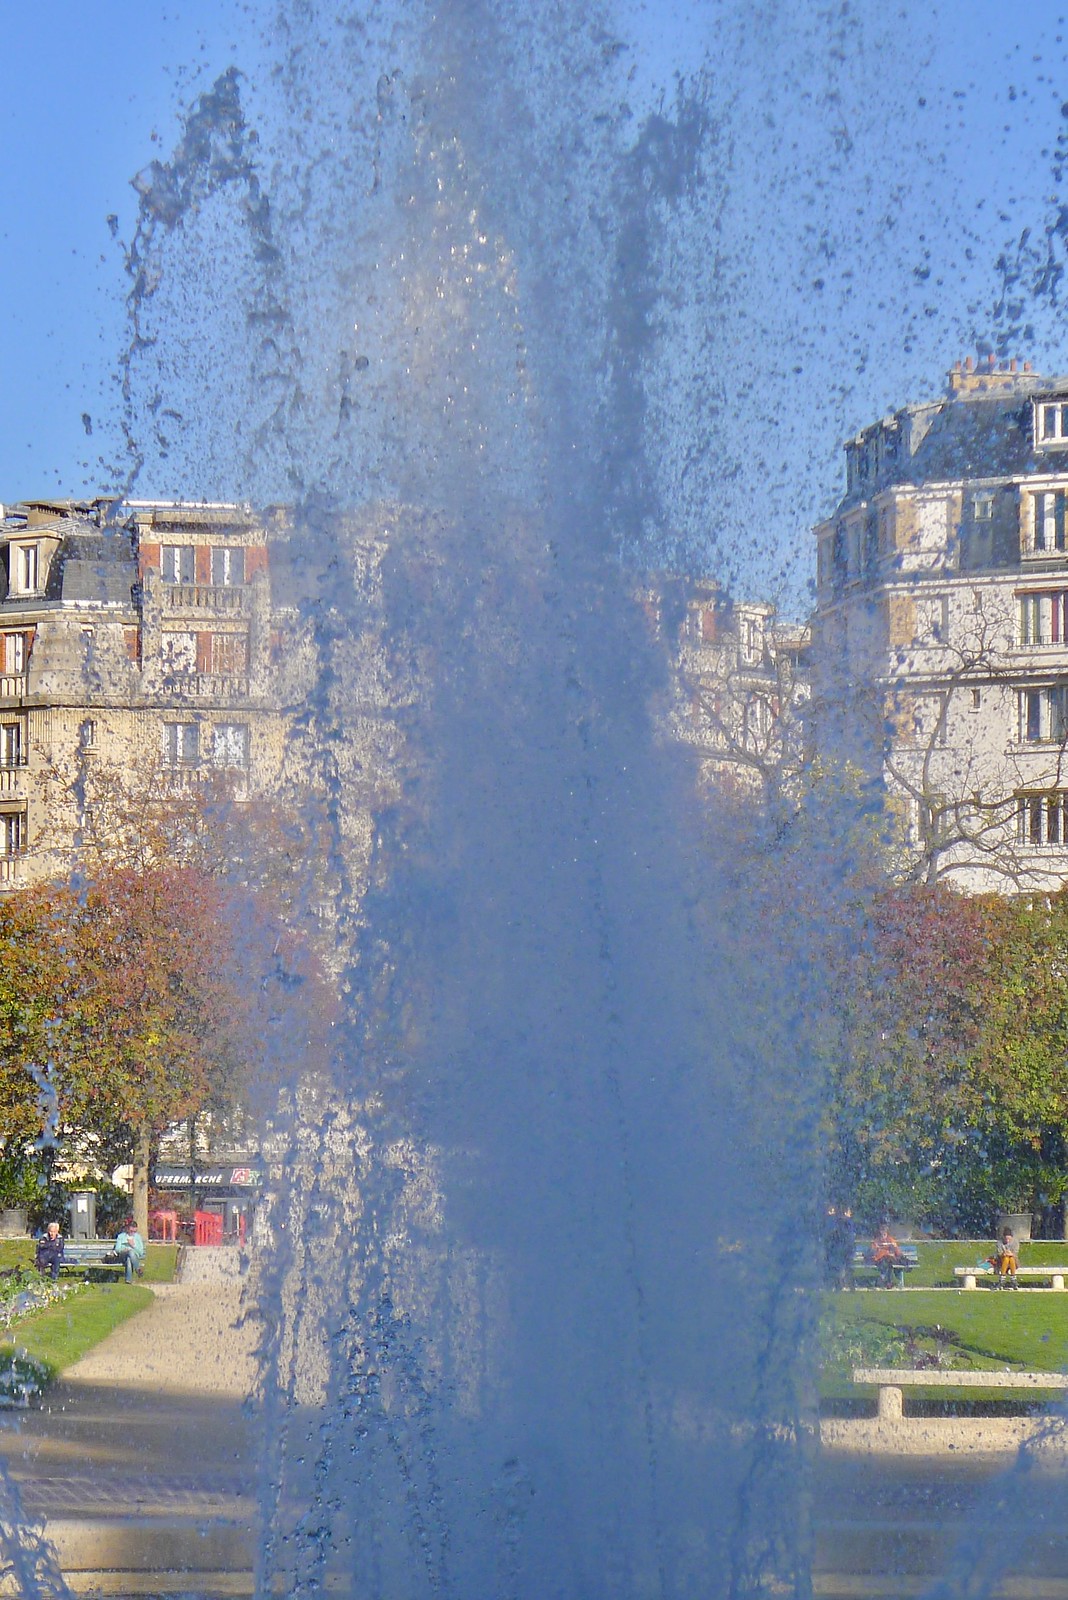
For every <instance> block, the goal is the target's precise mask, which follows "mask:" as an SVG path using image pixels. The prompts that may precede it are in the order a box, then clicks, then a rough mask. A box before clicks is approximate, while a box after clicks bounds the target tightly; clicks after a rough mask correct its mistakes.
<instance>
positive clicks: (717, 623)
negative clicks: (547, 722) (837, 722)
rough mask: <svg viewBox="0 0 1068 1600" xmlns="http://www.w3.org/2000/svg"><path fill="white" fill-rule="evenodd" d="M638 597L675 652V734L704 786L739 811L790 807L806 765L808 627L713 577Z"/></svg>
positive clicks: (669, 584) (677, 582) (666, 582)
mask: <svg viewBox="0 0 1068 1600" xmlns="http://www.w3.org/2000/svg"><path fill="white" fill-rule="evenodd" d="M641 598H642V601H643V604H644V605H645V608H646V612H647V614H648V616H649V617H650V619H651V621H652V622H653V624H654V626H655V627H656V630H657V632H658V634H659V635H660V637H661V639H662V641H663V642H664V643H665V645H666V647H667V649H668V651H669V655H670V662H671V691H672V698H671V710H670V714H669V717H668V727H669V729H670V732H671V734H672V736H673V737H675V738H677V739H678V740H679V741H680V742H681V743H683V744H685V745H688V746H689V747H690V748H691V749H692V750H694V751H695V753H696V755H697V757H698V763H699V769H698V770H699V773H700V777H701V781H702V783H703V785H704V786H705V787H706V788H708V789H714V790H716V791H717V792H718V793H719V794H720V795H721V796H724V797H727V798H730V799H732V800H734V801H736V802H737V803H738V804H740V805H741V806H749V805H752V804H754V803H756V802H759V804H760V805H762V806H770V807H773V808H778V807H780V806H783V805H786V806H789V804H790V803H791V802H792V800H793V799H795V798H796V792H797V788H798V785H799V783H800V779H801V774H802V769H803V765H804V761H805V740H804V713H805V706H806V704H807V701H808V697H809V679H808V662H807V655H808V644H809V634H808V629H807V628H805V627H802V626H800V625H797V624H793V623H790V622H787V621H786V620H784V619H783V618H781V617H779V616H777V614H776V610H775V607H774V606H773V605H771V604H770V603H769V602H767V601H744V600H735V599H733V598H732V597H731V596H730V595H729V594H728V593H727V592H726V590H724V589H723V588H722V586H721V585H719V584H718V583H716V582H714V581H711V580H702V579H696V580H695V579H685V578H679V579H663V578H661V579H659V580H656V581H654V582H652V583H650V584H649V585H648V586H647V587H646V588H645V589H644V590H643V591H642V595H641Z"/></svg>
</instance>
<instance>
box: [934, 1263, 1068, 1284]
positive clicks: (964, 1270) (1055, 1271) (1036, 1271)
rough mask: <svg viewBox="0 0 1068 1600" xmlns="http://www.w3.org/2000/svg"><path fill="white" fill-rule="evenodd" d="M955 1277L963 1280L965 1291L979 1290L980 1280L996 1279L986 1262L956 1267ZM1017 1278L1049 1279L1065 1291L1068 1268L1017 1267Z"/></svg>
mask: <svg viewBox="0 0 1068 1600" xmlns="http://www.w3.org/2000/svg"><path fill="white" fill-rule="evenodd" d="M953 1276H954V1277H955V1278H963V1280H964V1284H963V1287H964V1288H965V1289H977V1288H978V1287H979V1282H978V1280H979V1279H980V1278H995V1277H996V1276H997V1274H996V1273H995V1271H994V1269H993V1267H992V1266H990V1264H989V1262H986V1261H984V1262H983V1263H982V1264H981V1265H976V1266H974V1267H954V1268H953ZM1016 1276H1017V1278H1049V1279H1050V1280H1051V1282H1052V1286H1053V1288H1054V1289H1063V1288H1064V1280H1065V1278H1066V1277H1068V1267H1032V1266H1027V1267H1017V1268H1016Z"/></svg>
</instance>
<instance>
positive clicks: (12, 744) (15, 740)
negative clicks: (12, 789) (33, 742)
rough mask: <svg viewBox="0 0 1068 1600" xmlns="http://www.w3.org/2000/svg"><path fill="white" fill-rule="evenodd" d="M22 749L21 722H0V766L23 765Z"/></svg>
mask: <svg viewBox="0 0 1068 1600" xmlns="http://www.w3.org/2000/svg"><path fill="white" fill-rule="evenodd" d="M22 751H23V744H22V723H21V722H4V723H0V767H21V766H23V765H24V762H23V754H22Z"/></svg>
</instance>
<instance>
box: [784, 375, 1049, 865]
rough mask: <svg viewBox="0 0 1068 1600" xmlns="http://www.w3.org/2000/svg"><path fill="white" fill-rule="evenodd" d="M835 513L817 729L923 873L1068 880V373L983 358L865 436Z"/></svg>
mask: <svg viewBox="0 0 1068 1600" xmlns="http://www.w3.org/2000/svg"><path fill="white" fill-rule="evenodd" d="M845 454H846V492H845V495H844V497H843V499H842V500H841V502H840V504H839V505H838V507H837V508H836V510H835V511H834V513H833V515H831V516H830V517H828V518H827V519H826V520H825V521H824V522H822V523H820V524H819V526H818V527H817V528H816V530H815V534H816V541H817V606H816V613H815V618H814V622H813V662H814V691H815V698H814V707H813V727H814V731H815V735H816V741H817V745H818V748H819V750H820V752H821V754H822V755H823V756H824V757H825V758H826V759H827V760H828V761H831V762H836V763H838V764H840V765H841V766H842V767H843V768H845V769H847V770H849V771H851V772H852V773H853V774H854V775H855V776H856V777H857V779H858V780H859V781H862V782H867V783H871V784H874V785H876V786H878V787H879V788H880V789H881V790H882V792H883V794H884V796H885V799H886V804H887V814H888V817H889V818H890V819H892V821H893V825H894V836H895V837H894V842H895V844H896V847H897V848H898V850H899V851H900V861H901V868H902V871H903V872H904V873H906V874H907V875H910V876H912V877H914V878H919V879H923V880H926V881H931V882H933V881H937V880H940V879H944V880H948V881H950V882H953V883H955V884H956V885H957V886H958V887H961V888H963V889H967V890H972V891H978V890H984V889H1001V890H1005V891H1007V892H1011V891H1013V890H1018V889H1032V890H1040V891H1042V890H1049V889H1053V888H1056V887H1058V886H1060V885H1061V884H1062V883H1063V882H1064V881H1065V879H1066V878H1068V748H1066V747H1068V377H1061V378H1044V377H1042V376H1040V375H1039V374H1038V373H1036V372H1034V371H1032V370H1031V368H1030V366H1029V365H1028V364H1025V365H1023V366H1022V367H1018V365H1017V363H1016V362H1011V363H1009V364H1008V365H996V364H995V363H994V361H993V360H992V359H991V360H989V361H987V362H985V363H982V364H980V365H978V366H977V365H975V364H974V363H973V362H972V361H971V359H969V360H968V361H966V362H965V363H963V365H962V364H958V365H956V366H955V367H954V368H953V370H952V372H951V373H950V374H949V381H948V386H947V390H946V392H945V394H944V395H943V396H942V397H940V398H939V399H937V400H934V401H931V402H928V403H925V404H918V405H906V406H903V407H902V408H901V409H900V410H898V411H895V412H894V413H893V414H891V415H889V416H887V417H884V418H882V419H881V420H880V421H878V422H875V423H873V424H872V425H871V426H869V427H866V428H864V429H863V430H862V431H861V432H860V433H858V434H857V435H856V436H855V437H854V438H852V439H850V440H848V441H847V443H846V446H845Z"/></svg>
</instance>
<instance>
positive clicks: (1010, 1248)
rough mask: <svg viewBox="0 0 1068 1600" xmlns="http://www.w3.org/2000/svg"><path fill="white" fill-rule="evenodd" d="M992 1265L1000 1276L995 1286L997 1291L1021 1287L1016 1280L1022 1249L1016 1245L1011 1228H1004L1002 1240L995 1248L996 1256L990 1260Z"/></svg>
mask: <svg viewBox="0 0 1068 1600" xmlns="http://www.w3.org/2000/svg"><path fill="white" fill-rule="evenodd" d="M989 1259H990V1265H991V1266H992V1267H993V1269H994V1271H995V1272H996V1273H997V1275H998V1281H997V1283H996V1284H995V1285H994V1287H995V1288H996V1289H1002V1288H1006V1287H1007V1288H1009V1289H1018V1288H1019V1287H1020V1285H1019V1283H1018V1282H1017V1280H1016V1268H1017V1265H1018V1264H1019V1259H1020V1247H1019V1245H1018V1244H1017V1243H1016V1238H1015V1235H1014V1234H1013V1231H1012V1229H1011V1228H1002V1230H1001V1238H1000V1239H999V1240H998V1242H997V1244H996V1245H995V1247H994V1254H993V1255H992V1256H991V1257H990V1258H989Z"/></svg>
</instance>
